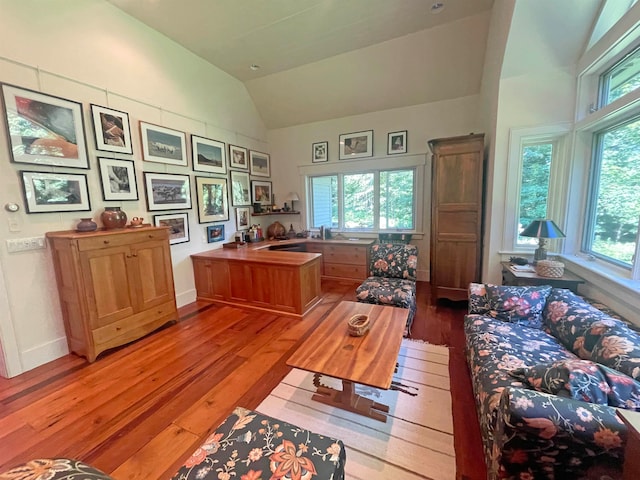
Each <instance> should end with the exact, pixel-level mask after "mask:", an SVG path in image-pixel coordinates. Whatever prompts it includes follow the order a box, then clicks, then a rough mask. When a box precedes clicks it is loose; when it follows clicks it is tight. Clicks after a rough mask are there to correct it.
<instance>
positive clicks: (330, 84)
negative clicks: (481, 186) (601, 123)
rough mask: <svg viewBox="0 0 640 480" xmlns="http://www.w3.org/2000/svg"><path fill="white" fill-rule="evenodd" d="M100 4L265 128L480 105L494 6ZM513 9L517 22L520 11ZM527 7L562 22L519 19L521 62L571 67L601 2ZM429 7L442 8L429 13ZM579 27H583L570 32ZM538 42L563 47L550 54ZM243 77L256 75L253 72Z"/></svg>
mask: <svg viewBox="0 0 640 480" xmlns="http://www.w3.org/2000/svg"><path fill="white" fill-rule="evenodd" d="M108 1H109V2H110V3H112V4H113V5H115V6H116V7H118V8H120V9H122V10H123V11H125V12H126V13H128V14H130V15H131V16H133V17H135V18H136V19H138V20H140V21H141V22H143V23H145V24H146V25H148V26H149V27H151V28H153V29H154V30H157V31H159V32H160V33H163V34H164V35H166V36H167V37H169V38H171V39H173V40H174V41H176V42H177V43H179V44H181V45H182V46H184V47H185V48H187V49H188V50H190V51H192V52H193V53H195V54H196V55H198V56H200V57H202V58H203V59H205V60H207V61H208V62H210V63H211V64H213V65H215V66H217V67H218V68H220V69H222V70H224V71H225V72H227V73H228V74H229V75H232V76H233V77H235V78H237V79H238V80H240V81H242V82H244V84H245V86H246V88H247V90H248V92H249V94H250V95H251V97H252V98H253V100H254V103H255V104H256V107H257V109H258V111H259V112H260V115H261V116H262V119H263V121H264V122H265V125H266V126H267V127H268V128H279V127H286V126H290V125H297V124H303V123H309V122H314V121H320V120H327V119H332V118H339V117H345V116H350V115H357V114H361V113H367V112H372V111H379V110H385V109H390V108H397V107H404V106H409V105H416V104H422V103H429V102H436V101H440V100H447V99H452V98H458V97H464V96H467V95H475V94H478V93H479V91H480V83H481V80H482V70H483V63H484V53H485V48H486V41H487V35H488V31H489V23H490V19H491V9H492V7H493V3H494V0H441V1H440V2H436V1H435V0H181V1H179V2H178V1H175V0H108ZM520 3H521V1H519V2H517V3H516V5H517V8H516V11H517V9H518V8H521V9H522V8H523V7H522V6H518V5H519V4H520ZM525 3H526V2H525ZM529 3H532V4H536V5H537V7H536V6H535V5H530V6H529V7H527V8H526V9H525V10H524V11H525V12H526V14H525V15H531V14H533V10H537V11H538V13H542V14H545V11H544V10H542V8H541V7H542V5H541V4H549V6H550V7H551V8H552V10H550V11H546V12H547V13H546V14H548V15H551V16H552V17H554V18H556V19H557V21H560V20H562V21H563V22H565V23H564V26H561V25H560V24H558V23H556V21H552V22H551V23H550V24H549V23H547V25H546V26H545V24H544V23H541V22H538V21H536V20H535V19H528V18H524V17H522V18H521V21H520V24H521V26H525V25H532V27H531V28H530V29H529V31H528V32H527V34H526V35H531V33H532V32H533V33H534V34H535V38H534V39H533V40H535V42H532V41H531V40H532V38H531V37H529V40H528V41H529V43H528V44H527V36H526V35H525V34H524V32H523V34H522V35H518V31H515V32H514V33H515V36H516V37H518V38H519V40H517V41H520V42H521V44H522V45H521V46H522V47H523V48H524V49H525V51H526V50H527V48H531V47H532V46H533V43H538V42H541V43H542V44H543V45H544V50H542V51H541V55H543V57H544V58H540V59H538V58H537V57H535V56H534V53H532V54H531V55H532V58H531V60H532V61H541V62H542V61H546V59H547V58H548V53H549V51H551V52H555V53H556V55H555V56H556V57H557V56H558V55H559V54H560V51H561V50H563V49H565V48H567V47H568V48H570V49H571V51H570V52H568V53H566V54H565V53H563V54H562V55H564V57H561V58H560V59H559V61H562V62H565V61H568V60H567V58H565V57H571V60H572V61H575V59H576V57H577V55H578V53H579V52H578V50H580V49H581V48H582V46H583V44H584V37H585V36H586V33H585V32H586V28H587V27H590V24H591V22H592V20H593V15H594V11H596V10H597V8H596V6H597V5H599V3H600V0H562V2H557V0H535V1H531V2H529ZM437 4H442V6H441V7H440V8H436V7H435V5H437ZM585 5H589V8H587V9H585V8H584V6H585ZM570 8H571V9H574V10H573V11H571V10H570ZM576 8H577V9H578V11H577V12H576V10H575V9H576ZM576 18H577V20H576ZM529 20H531V22H529ZM578 20H579V21H580V22H581V24H582V26H579V25H577V23H578ZM567 22H568V23H567ZM585 23H586V24H588V25H586V27H585V26H584V25H583V24H585ZM549 25H551V26H552V27H553V28H551V29H550V28H549ZM576 28H580V30H579V32H578V33H579V35H578V38H577V39H576V40H571V41H570V42H567V32H572V33H574V32H575V31H576V30H575V29H576ZM546 35H550V36H551V37H553V39H554V40H555V39H556V38H558V39H562V38H564V41H562V40H560V43H559V44H555V47H554V46H553V44H551V43H550V39H551V37H546ZM510 37H511V35H510ZM571 38H573V37H571ZM567 43H569V44H570V45H568V46H567ZM550 45H551V47H550ZM550 48H551V50H550ZM553 48H555V49H557V50H553ZM518 55H520V56H522V55H521V54H519V53H516V54H515V55H513V54H512V55H511V57H512V59H511V63H509V68H510V70H511V72H512V73H516V72H520V71H522V70H524V69H527V68H532V64H531V61H529V62H527V61H522V60H520V59H519V57H518ZM252 65H256V66H258V67H259V68H257V69H255V67H254V69H252V68H251V66H252Z"/></svg>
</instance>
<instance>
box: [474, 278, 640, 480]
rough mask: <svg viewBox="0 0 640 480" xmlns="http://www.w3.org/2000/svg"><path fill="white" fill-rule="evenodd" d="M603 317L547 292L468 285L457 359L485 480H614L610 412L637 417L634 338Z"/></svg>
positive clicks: (565, 295)
mask: <svg viewBox="0 0 640 480" xmlns="http://www.w3.org/2000/svg"><path fill="white" fill-rule="evenodd" d="M608 313H609V314H608ZM612 313H613V312H605V311H603V310H601V309H598V308H595V306H594V305H592V304H591V303H589V302H587V301H586V300H585V299H583V298H581V297H579V296H577V295H575V294H574V293H572V292H571V291H569V290H564V289H552V288H551V287H549V286H538V287H523V286H519V287H507V286H496V285H490V284H471V285H470V287H469V314H468V315H466V316H465V323H464V329H465V339H466V355H467V361H468V364H469V369H470V372H471V380H472V384H473V390H474V395H475V398H476V408H477V413H478V419H479V421H480V428H481V431H482V438H483V447H484V452H485V459H486V462H487V470H488V477H489V478H491V479H495V478H508V479H540V478H549V479H559V478H577V479H583V478H584V479H596V478H598V479H605V478H607V479H619V478H622V464H623V460H624V447H625V443H626V437H627V430H626V427H625V426H624V424H623V423H622V422H621V421H620V420H619V419H618V417H617V416H616V407H617V408H627V409H633V410H640V382H638V380H637V379H638V378H640V335H639V334H638V332H637V331H636V330H635V329H633V328H632V327H631V326H630V325H629V324H628V323H626V322H625V321H624V320H622V319H620V318H614V317H613V316H612V315H611V314H612Z"/></svg>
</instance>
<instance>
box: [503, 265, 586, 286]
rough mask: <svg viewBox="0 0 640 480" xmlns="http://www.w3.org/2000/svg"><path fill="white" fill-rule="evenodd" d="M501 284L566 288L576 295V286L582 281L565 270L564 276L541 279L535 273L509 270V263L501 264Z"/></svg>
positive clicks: (582, 281)
mask: <svg viewBox="0 0 640 480" xmlns="http://www.w3.org/2000/svg"><path fill="white" fill-rule="evenodd" d="M501 265H502V284H503V285H551V286H552V287H554V288H568V289H569V290H571V291H572V292H574V293H578V285H580V284H581V283H584V280H583V279H582V278H580V277H578V276H576V275H574V274H572V273H570V272H567V271H566V270H565V272H564V275H563V276H562V277H559V278H553V277H541V276H539V275H537V274H536V273H535V272H521V271H515V270H513V269H512V268H511V263H510V262H502V263H501Z"/></svg>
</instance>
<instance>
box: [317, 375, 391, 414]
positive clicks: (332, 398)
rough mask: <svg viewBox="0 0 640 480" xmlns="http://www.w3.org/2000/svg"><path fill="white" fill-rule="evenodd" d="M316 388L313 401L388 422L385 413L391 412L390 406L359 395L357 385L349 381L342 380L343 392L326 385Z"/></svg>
mask: <svg viewBox="0 0 640 480" xmlns="http://www.w3.org/2000/svg"><path fill="white" fill-rule="evenodd" d="M316 388H317V390H316V393H315V394H314V395H313V396H312V397H311V399H312V400H315V401H317V402H320V403H324V404H325V405H331V406H332V407H338V408H342V409H343V410H347V411H349V412H353V413H357V414H359V415H364V416H365V417H369V418H373V419H375V420H379V421H381V422H385V423H386V421H387V415H385V414H384V413H388V412H389V406H388V405H384V404H382V403H378V402H374V401H373V400H370V399H368V398H365V397H363V396H361V395H358V394H357V393H356V388H355V384H354V383H353V382H350V381H349V380H342V390H336V389H335V388H331V387H326V386H324V385H322V386H316ZM381 412H384V413H381Z"/></svg>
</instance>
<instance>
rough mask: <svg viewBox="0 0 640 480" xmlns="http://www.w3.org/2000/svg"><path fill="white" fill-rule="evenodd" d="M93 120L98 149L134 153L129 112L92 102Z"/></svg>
mask: <svg viewBox="0 0 640 480" xmlns="http://www.w3.org/2000/svg"><path fill="white" fill-rule="evenodd" d="M91 120H92V122H93V131H94V133H95V138H96V148H97V149H98V150H102V151H104V152H115V153H128V154H132V153H133V145H132V144H131V126H130V125H129V114H128V113H125V112H121V111H119V110H114V109H112V108H107V107H101V106H100V105H94V104H91Z"/></svg>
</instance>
